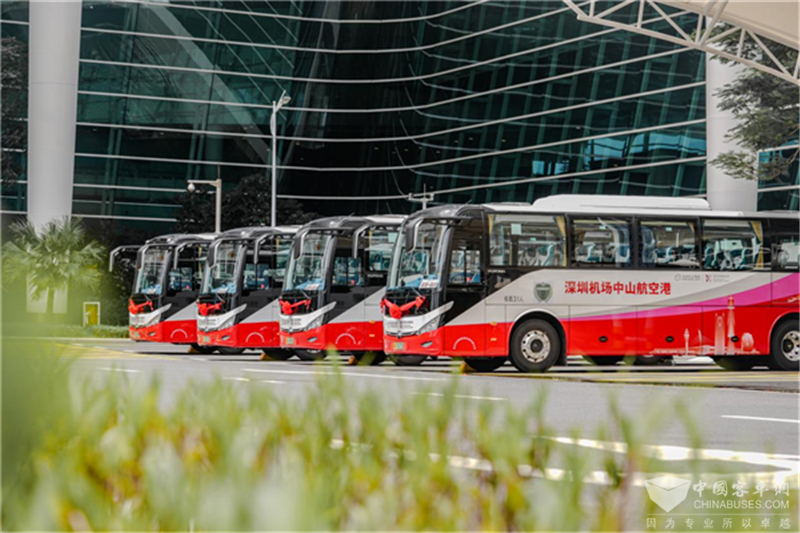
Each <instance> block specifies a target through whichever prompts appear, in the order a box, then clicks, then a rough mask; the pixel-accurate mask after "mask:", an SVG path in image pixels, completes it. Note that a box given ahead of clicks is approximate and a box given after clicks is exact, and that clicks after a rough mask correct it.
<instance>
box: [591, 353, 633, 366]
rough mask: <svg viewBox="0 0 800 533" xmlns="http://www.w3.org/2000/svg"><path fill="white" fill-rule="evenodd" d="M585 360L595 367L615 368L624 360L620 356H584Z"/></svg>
mask: <svg viewBox="0 0 800 533" xmlns="http://www.w3.org/2000/svg"><path fill="white" fill-rule="evenodd" d="M583 358H584V359H585V360H587V361H589V362H590V363H591V364H593V365H595V366H614V365H616V364H617V363H619V362H620V361H622V359H624V358H623V357H622V356H619V355H584V356H583Z"/></svg>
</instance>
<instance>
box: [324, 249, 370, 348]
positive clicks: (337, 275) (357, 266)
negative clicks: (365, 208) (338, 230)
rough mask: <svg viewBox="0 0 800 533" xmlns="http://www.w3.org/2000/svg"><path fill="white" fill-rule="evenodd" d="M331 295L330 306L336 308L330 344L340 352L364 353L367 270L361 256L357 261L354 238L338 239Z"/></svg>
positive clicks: (333, 315) (331, 323)
mask: <svg viewBox="0 0 800 533" xmlns="http://www.w3.org/2000/svg"><path fill="white" fill-rule="evenodd" d="M329 294H330V302H336V305H335V306H334V308H333V309H332V310H331V311H330V313H331V315H330V316H331V320H330V323H329V326H328V333H327V334H326V342H327V343H328V344H329V345H334V346H335V347H336V348H337V349H339V350H363V349H364V338H365V336H366V331H365V320H366V319H365V314H364V312H365V311H364V305H360V304H362V302H363V301H364V298H365V297H366V292H365V289H364V269H363V265H362V260H361V255H357V256H356V257H353V238H352V236H351V235H340V236H339V237H338V238H337V239H336V252H335V255H334V257H333V264H332V272H331V285H330V292H329Z"/></svg>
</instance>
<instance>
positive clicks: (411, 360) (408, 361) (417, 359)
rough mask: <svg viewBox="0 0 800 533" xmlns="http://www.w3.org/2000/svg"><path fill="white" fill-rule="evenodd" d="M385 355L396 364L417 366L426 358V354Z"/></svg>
mask: <svg viewBox="0 0 800 533" xmlns="http://www.w3.org/2000/svg"><path fill="white" fill-rule="evenodd" d="M386 357H388V358H389V360H390V361H391V362H392V363H394V364H396V365H397V366H419V365H421V364H422V363H424V362H425V359H427V358H428V357H427V356H426V355H387V356H386Z"/></svg>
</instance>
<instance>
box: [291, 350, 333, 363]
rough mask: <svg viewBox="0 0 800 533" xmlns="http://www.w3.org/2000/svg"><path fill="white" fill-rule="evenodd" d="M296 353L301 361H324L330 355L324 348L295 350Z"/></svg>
mask: <svg viewBox="0 0 800 533" xmlns="http://www.w3.org/2000/svg"><path fill="white" fill-rule="evenodd" d="M294 353H295V354H296V355H297V358H298V359H300V360H301V361H322V360H323V359H325V357H327V355H328V354H326V353H325V352H324V351H323V350H295V351H294Z"/></svg>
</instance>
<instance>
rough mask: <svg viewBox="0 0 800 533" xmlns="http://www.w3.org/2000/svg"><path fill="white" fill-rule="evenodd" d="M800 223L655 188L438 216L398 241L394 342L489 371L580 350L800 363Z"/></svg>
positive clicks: (731, 362)
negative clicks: (723, 208)
mask: <svg viewBox="0 0 800 533" xmlns="http://www.w3.org/2000/svg"><path fill="white" fill-rule="evenodd" d="M799 223H800V219H799V218H798V215H797V213H791V214H790V213H767V212H764V213H752V214H750V213H736V212H718V211H711V210H710V208H709V206H708V203H707V202H706V201H705V200H702V199H672V198H655V197H609V196H553V197H549V198H545V199H541V200H537V201H536V202H535V203H534V204H533V205H529V204H487V205H463V206H453V205H451V206H443V207H436V208H432V209H427V210H424V211H421V212H419V213H416V214H415V215H413V216H412V217H409V218H408V219H407V220H406V222H405V223H404V225H403V228H402V231H401V235H400V236H399V238H398V240H397V243H396V248H395V253H394V259H393V262H392V267H391V269H390V273H389V281H388V289H387V291H386V302H385V304H384V349H385V351H386V352H387V353H389V354H416V355H432V356H440V355H445V356H452V357H464V358H467V357H469V358H470V359H469V360H468V362H469V365H470V366H472V367H473V368H475V369H477V370H482V371H492V370H494V369H496V368H498V367H500V366H501V365H502V364H503V363H504V362H505V361H506V360H507V359H509V360H510V361H511V363H512V364H513V365H514V366H515V367H516V368H517V369H518V370H520V371H522V372H541V371H544V370H546V369H548V368H549V367H551V366H552V365H554V364H556V363H557V362H561V361H564V360H565V358H566V354H570V355H582V356H585V357H587V358H589V359H590V360H592V361H593V362H595V363H598V364H614V363H617V362H619V361H620V360H621V359H622V358H623V357H625V356H632V357H667V356H682V355H690V356H711V357H713V358H714V359H715V361H716V362H717V363H718V364H719V365H720V366H722V367H723V368H726V369H749V368H752V367H753V366H755V365H761V364H766V365H768V366H769V367H770V368H773V369H780V370H797V369H798V361H800V326H798V321H799V320H800V318H799V316H800V315H799V314H798V311H799V307H800V289H799V287H798V286H799V285H800V273H799V272H798V255H800V252H799V247H798V224H799Z"/></svg>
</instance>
